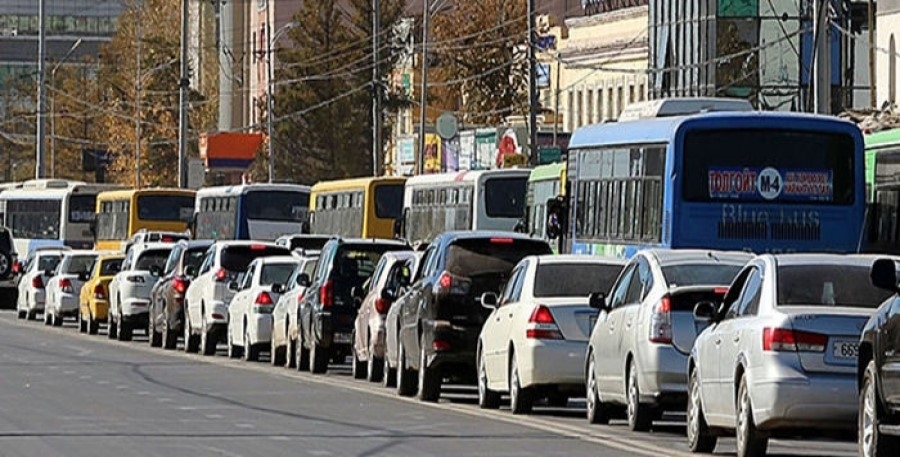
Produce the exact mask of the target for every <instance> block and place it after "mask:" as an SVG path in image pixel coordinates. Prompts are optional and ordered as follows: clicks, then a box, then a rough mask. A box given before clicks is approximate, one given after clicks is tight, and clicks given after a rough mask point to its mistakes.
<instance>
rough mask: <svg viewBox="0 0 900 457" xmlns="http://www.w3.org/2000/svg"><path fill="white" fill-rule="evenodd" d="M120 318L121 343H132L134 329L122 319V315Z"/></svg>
mask: <svg viewBox="0 0 900 457" xmlns="http://www.w3.org/2000/svg"><path fill="white" fill-rule="evenodd" d="M119 316H120V321H119V341H131V339H132V337H133V336H134V329H132V328H131V323H130V322H128V321H126V320H124V319H121V314H119Z"/></svg>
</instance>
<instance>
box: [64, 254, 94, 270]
mask: <svg viewBox="0 0 900 457" xmlns="http://www.w3.org/2000/svg"><path fill="white" fill-rule="evenodd" d="M96 260H97V258H96V257H94V256H92V255H79V256H75V257H72V258H71V259H70V260H69V265H68V266H67V268H66V271H65V273H66V274H78V273H82V272H85V271H91V268H92V267H93V266H94V262H95V261H96Z"/></svg>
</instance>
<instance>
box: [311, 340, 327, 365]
mask: <svg viewBox="0 0 900 457" xmlns="http://www.w3.org/2000/svg"><path fill="white" fill-rule="evenodd" d="M330 356H331V354H329V353H328V349H326V348H323V347H322V346H319V345H318V344H316V340H315V339H313V341H312V348H310V350H309V371H310V372H311V373H313V374H323V373H325V372H326V371H328V359H329V358H330Z"/></svg>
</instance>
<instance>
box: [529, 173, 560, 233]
mask: <svg viewBox="0 0 900 457" xmlns="http://www.w3.org/2000/svg"><path fill="white" fill-rule="evenodd" d="M565 195H566V164H565V163H561V162H560V163H551V164H547V165H539V166H537V167H534V169H533V170H531V174H530V175H528V187H527V189H526V191H525V231H526V232H527V233H529V234H531V235H532V236H538V237H541V238H543V239H545V240H552V239H555V238H551V237H550V236H549V234H548V233H547V217H548V213H547V201H548V200H551V199H554V198H556V197H560V196H565ZM551 244H553V243H551Z"/></svg>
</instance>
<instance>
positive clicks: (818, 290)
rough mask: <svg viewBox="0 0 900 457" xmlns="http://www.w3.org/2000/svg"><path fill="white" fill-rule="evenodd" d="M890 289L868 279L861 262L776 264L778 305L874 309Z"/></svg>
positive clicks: (866, 267)
mask: <svg viewBox="0 0 900 457" xmlns="http://www.w3.org/2000/svg"><path fill="white" fill-rule="evenodd" d="M890 296H891V292H889V291H885V290H882V289H879V288H877V287H875V286H873V285H872V283H871V281H869V267H868V266H861V265H785V266H779V267H778V305H779V306H786V305H787V306H789V305H804V306H851V307H857V308H877V307H878V305H880V304H881V303H883V302H884V301H885V300H886V299H887V298H888V297H890Z"/></svg>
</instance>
